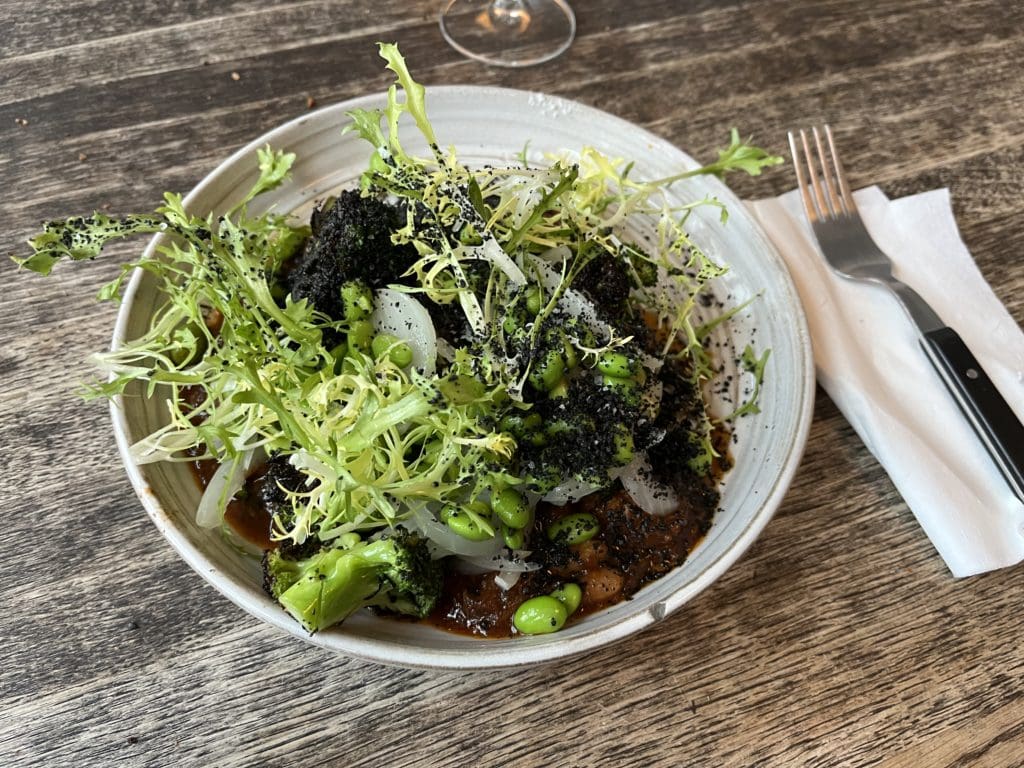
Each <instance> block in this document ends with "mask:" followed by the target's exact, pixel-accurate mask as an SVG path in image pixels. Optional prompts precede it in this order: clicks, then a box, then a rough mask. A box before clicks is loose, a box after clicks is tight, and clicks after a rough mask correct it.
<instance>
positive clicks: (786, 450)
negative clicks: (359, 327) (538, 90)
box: [112, 86, 814, 669]
mask: <svg viewBox="0 0 1024 768" xmlns="http://www.w3.org/2000/svg"><path fill="white" fill-rule="evenodd" d="M427 99H428V101H427V105H428V111H429V114H430V116H431V121H432V123H433V125H434V128H435V132H436V134H437V136H438V138H439V140H440V141H441V142H442V143H443V144H446V145H447V144H453V145H455V147H456V148H457V150H458V152H459V156H460V158H461V159H462V160H463V161H465V162H467V163H469V164H478V163H479V164H483V163H487V162H490V163H495V162H499V163H505V164H508V163H509V162H511V161H512V160H513V158H514V156H515V154H516V153H518V152H521V151H522V150H523V148H524V146H526V143H527V142H528V141H529V152H528V154H529V156H530V157H532V158H535V159H539V158H542V153H544V152H555V151H558V150H562V149H569V150H576V149H578V148H580V147H581V146H583V145H588V144H589V145H592V146H595V147H597V148H598V149H599V150H601V151H602V152H604V153H605V154H607V155H609V156H612V157H621V158H628V159H631V160H634V161H635V163H636V164H635V168H634V171H633V172H632V177H633V178H637V179H643V178H647V179H654V178H660V177H664V176H667V175H670V174H673V173H677V172H679V171H681V170H685V169H687V168H691V167H696V165H697V163H696V162H695V161H694V160H693V159H692V158H690V157H689V156H688V155H686V154H684V153H683V152H681V151H680V150H678V149H677V148H675V147H674V146H672V145H671V144H669V143H668V142H666V141H664V140H662V139H660V138H658V137H657V136H654V135H653V134H651V133H649V132H647V131H645V130H643V129H641V128H639V127H637V126H635V125H632V124H630V123H628V122H626V121H623V120H620V119H618V118H616V117H613V116H611V115H608V114H606V113H603V112H600V111H597V110H594V109H591V108H588V107H585V106H582V105H580V104H576V103H574V102H570V101H566V100H564V99H559V98H554V97H551V96H546V95H541V94H533V93H524V92H521V91H512V90H506V89H499V88H478V87H470V86H466V87H436V88H432V89H428V93H427ZM383 104H384V97H383V96H372V97H366V98H361V99H356V100H354V101H350V102H347V103H344V104H338V105H335V106H331V107H327V108H324V109H320V110H318V111H316V112H311V113H309V114H307V115H304V116H302V117H300V118H298V119H296V120H292V121H291V122H289V123H286V124H285V125H282V126H281V127H280V128H277V129H275V130H273V131H271V132H269V133H267V134H266V135H264V136H261V137H260V138H258V139H256V140H255V141H253V142H252V143H251V144H249V145H248V146H246V147H244V148H243V149H241V150H239V151H238V152H236V153H235V154H234V155H233V156H232V157H231V158H229V159H228V160H227V161H225V162H224V163H222V164H221V165H220V166H219V167H218V168H217V169H216V170H214V171H213V173H211V174H210V175H209V176H207V177H206V178H205V179H203V181H202V182H201V183H200V184H199V185H198V186H197V187H196V188H195V189H194V190H193V191H192V192H191V194H189V195H188V197H187V198H186V205H187V206H188V207H189V209H190V210H192V211H195V212H197V213H203V214H205V213H207V212H209V211H214V212H222V211H224V210H225V209H227V208H229V207H230V206H231V204H232V203H234V202H235V201H237V200H238V199H239V198H240V197H241V196H242V194H243V193H244V192H245V191H246V190H248V189H249V188H250V187H251V185H252V184H253V182H254V181H255V180H256V178H257V169H256V162H255V152H256V149H257V148H259V147H262V146H265V145H267V144H269V145H271V146H272V147H274V148H276V149H284V150H288V151H291V152H295V153H296V154H297V156H298V158H297V160H296V163H295V165H294V168H293V171H292V178H291V180H290V182H288V183H287V184H285V185H284V186H282V187H281V188H279V189H278V190H275V191H274V192H273V193H271V194H270V195H267V196H265V197H263V198H260V199H259V203H260V205H261V206H267V205H274V206H276V207H277V210H279V211H295V210H300V209H303V208H308V207H309V206H310V205H311V203H312V202H313V201H314V200H315V199H317V198H322V197H324V196H325V195H326V194H327V193H329V192H332V191H335V190H337V189H338V188H341V187H344V186H347V185H352V184H353V183H354V182H355V180H356V179H357V177H358V175H359V173H360V172H361V171H362V170H363V168H364V167H365V164H366V162H367V160H368V157H369V145H367V144H365V142H363V141H361V140H360V139H358V138H357V137H356V136H355V135H354V134H344V135H343V134H342V131H341V128H342V126H344V125H346V124H347V123H348V119H347V117H346V112H347V111H348V110H350V109H352V108H355V107H361V108H371V107H380V106H383ZM403 131H404V133H403V142H404V143H405V144H406V146H407V147H408V148H410V149H412V150H414V151H416V152H420V153H425V152H426V147H425V145H424V144H423V142H422V141H419V142H417V141H415V139H416V138H418V135H417V134H416V133H415V132H414V131H411V130H410V131H405V128H404V127H403ZM676 193H677V194H678V195H679V196H680V197H681V198H683V199H698V198H702V197H704V196H706V195H713V196H715V197H717V198H718V199H719V200H720V201H722V202H723V203H725V205H726V206H727V207H728V210H729V214H730V215H729V220H728V223H727V224H726V225H724V226H722V225H721V224H719V222H718V211H717V210H715V209H712V208H710V207H708V208H702V209H699V210H698V214H697V217H696V219H694V220H691V221H692V226H690V228H689V229H690V232H691V234H692V235H693V236H694V238H695V239H696V240H697V241H698V242H699V243H700V244H701V245H702V247H703V248H704V249H705V250H706V251H707V252H708V253H709V254H711V255H712V256H714V257H716V258H718V259H719V260H720V261H724V262H726V263H728V264H729V265H730V267H731V271H730V272H729V274H728V275H726V276H725V277H724V278H721V279H720V280H719V281H718V285H717V287H716V293H717V294H718V295H719V296H721V297H724V298H725V297H727V301H728V302H729V303H730V304H738V303H740V302H743V301H745V300H746V299H747V298H750V297H751V296H753V295H755V294H760V296H759V298H758V299H757V300H756V301H754V302H753V303H752V304H751V306H750V308H749V309H748V310H746V311H744V312H743V313H741V314H739V315H738V316H737V317H736V318H734V320H733V321H732V322H730V323H729V324H728V326H727V327H723V329H722V331H721V333H722V338H721V339H720V340H721V341H723V342H724V343H725V344H727V345H728V346H730V347H731V348H733V349H736V350H742V349H743V348H744V346H745V345H746V344H747V343H748V342H750V341H753V342H754V344H755V345H756V347H757V349H759V350H763V349H766V348H771V357H770V361H769V364H768V372H767V376H766V378H765V382H764V386H763V389H762V392H761V397H760V401H759V404H760V408H761V412H760V413H759V414H756V415H751V416H747V417H744V418H743V419H741V420H739V423H738V424H737V425H736V430H735V431H736V437H737V439H736V443H735V445H734V446H733V456H734V459H735V467H734V468H733V469H732V470H731V472H729V474H728V475H727V477H726V479H725V481H724V483H723V485H722V509H721V511H720V512H719V513H718V515H717V516H716V518H715V521H714V524H713V525H712V527H711V530H710V532H709V533H708V535H707V536H706V537H705V538H704V540H703V541H702V542H701V543H700V544H699V545H698V546H697V548H696V549H695V550H694V552H693V553H692V554H691V555H690V557H689V559H688V560H687V561H686V562H685V563H684V564H683V565H682V566H681V567H679V568H677V569H676V570H674V571H673V572H671V573H670V574H668V575H667V576H665V577H663V578H661V579H659V580H657V581H656V582H653V583H651V584H649V585H648V586H646V587H645V588H643V589H642V590H641V591H640V592H639V593H638V594H637V595H636V596H635V597H634V598H633V599H632V600H627V601H625V602H622V603H620V604H618V605H616V606H613V607H611V608H608V609H606V610H604V611H601V612H599V613H597V614H594V615H591V616H587V617H586V618H584V619H583V620H581V621H579V622H577V623H574V624H571V625H570V626H568V627H566V628H565V629H563V630H562V631H560V632H557V633H555V634H551V635H544V636H537V637H519V638H513V639H507V640H485V639H477V638H471V637H467V636H461V635H455V634H449V633H446V632H443V631H441V630H438V629H435V628H432V627H430V626H427V625H423V624H416V623H410V622H399V621H392V620H388V619H386V618H380V617H375V616H372V615H370V614H369V613H366V612H363V613H361V614H359V615H356V616H353V617H352V618H350V619H349V620H348V621H346V622H345V624H344V625H343V626H341V627H338V628H335V629H332V630H330V631H327V632H322V633H319V634H316V635H314V636H312V637H310V636H308V635H307V634H306V633H305V632H304V631H303V630H302V629H301V628H300V627H299V626H298V624H296V623H295V622H294V621H293V620H292V619H291V618H290V617H289V616H287V615H286V614H285V613H284V611H283V610H281V609H280V608H279V607H278V606H277V605H276V604H275V603H274V602H273V601H272V600H271V599H270V598H268V597H267V596H266V595H265V594H264V593H263V591H262V589H261V586H260V583H261V580H260V574H259V565H258V563H256V562H255V561H253V560H252V559H250V558H247V557H245V556H243V555H241V554H239V553H238V552H237V551H236V550H235V549H234V548H233V547H231V546H230V545H228V544H227V543H226V542H225V541H223V540H222V539H221V537H220V536H219V535H218V534H217V533H216V532H211V531H209V530H206V529H202V528H199V527H198V526H197V525H196V524H195V519H194V518H195V509H196V505H197V503H198V500H199V496H200V492H199V489H198V488H197V487H196V483H195V481H194V480H193V478H192V476H191V474H190V471H189V469H188V468H187V467H186V466H185V465H182V464H170V463H164V464H150V465H146V466H143V467H140V466H138V465H136V464H135V463H134V462H133V461H132V460H131V458H130V455H129V452H128V446H129V445H131V444H132V443H133V442H135V441H136V440H138V439H140V438H141V437H143V436H145V435H146V434H148V433H150V432H152V431H153V430H154V429H155V428H156V427H158V426H159V425H160V424H161V419H162V415H161V409H162V406H161V404H160V403H159V402H155V401H149V400H146V399H145V398H142V397H137V396H128V397H122V398H118V399H117V400H116V401H115V402H114V403H113V407H112V411H113V420H114V428H115V430H116V433H117V439H118V445H119V448H120V451H121V456H122V458H123V460H124V463H125V466H126V467H127V470H128V474H129V476H130V478H131V481H132V484H133V485H134V487H135V489H136V491H137V493H138V494H139V497H140V498H141V499H142V502H143V504H144V505H145V507H146V510H147V512H148V513H149V515H150V516H151V517H152V519H153V521H154V522H155V523H156V526H157V527H158V528H159V529H160V531H161V532H162V533H163V535H164V536H165V537H166V538H167V540H168V541H169V542H170V543H171V545H172V546H173V547H174V548H175V549H176V550H177V551H178V553H179V554H180V555H181V556H182V557H183V558H184V559H185V560H186V562H188V563H189V565H191V566H192V567H193V568H194V569H195V570H196V571H197V572H198V573H199V574H200V575H201V576H202V577H203V578H205V579H206V580H207V581H209V582H210V583H211V584H212V585H213V586H214V587H215V588H216V589H217V590H218V591H220V592H221V593H222V594H223V595H225V596H226V597H228V598H229V599H230V600H232V601H233V602H235V603H236V604H237V605H239V606H241V607H242V608H244V609H245V610H246V611H248V612H249V613H251V614H252V615H254V616H256V617H258V618H260V619H262V620H263V621H267V622H269V623H270V624H273V625H275V626H277V627H280V628H281V629H283V630H284V631H286V632H289V633H291V634H293V635H295V636H296V637H298V638H302V639H304V640H307V641H309V642H312V643H315V644H317V645H321V646H323V647H325V648H330V649H332V650H336V651H340V652H342V653H345V654H348V655H351V656H356V657H360V658H364V659H369V660H372V661H376V662H382V663H387V664H396V665H401V666H409V667H438V668H448V669H472V668H488V667H506V666H515V665H522V664H532V663H537V662H544V661H549V660H552V659H555V658H560V657H564V656H569V655H573V654H578V653H582V652H584V651H588V650H591V649H594V648H597V647H598V646H601V645H605V644H607V643H610V642H613V641H616V640H619V639H621V638H624V637H626V636H628V635H630V634H633V633H634V632H637V631H638V630H640V629H642V628H643V627H645V626H647V625H648V624H651V623H652V622H655V621H658V620H659V619H661V618H663V617H664V616H665V615H667V614H668V613H670V612H671V611H673V610H675V609H676V608H678V607H679V606H681V605H683V604H684V603H685V602H686V601H688V600H690V599H692V598H693V597H694V596H695V595H697V594H698V593H699V592H700V591H701V590H703V589H704V588H706V587H707V586H708V585H709V584H711V583H712V582H713V581H714V580H715V579H716V578H718V576H719V575H721V574H722V573H723V572H724V571H725V569H726V568H728V567H729V566H730V565H731V564H732V563H734V562H735V561H736V560H737V558H739V557H740V555H741V554H742V553H743V552H744V550H745V549H746V548H747V547H748V546H749V545H750V544H751V543H752V542H753V541H754V539H755V538H756V537H757V535H758V534H759V533H760V531H761V529H762V528H764V526H765V524H766V523H767V522H768V520H769V519H770V518H771V516H772V514H773V513H774V511H775V509H776V508H777V507H778V505H779V503H780V502H781V500H782V497H783V495H784V494H785V492H786V489H787V487H788V485H789V482H790V480H791V478H792V476H793V473H794V471H795V470H796V467H797V464H798V463H799V461H800V457H801V454H802V452H803V447H804V442H805V440H806V436H807V431H808V427H809V424H810V419H811V408H812V404H813V395H814V368H813V364H812V361H811V348H810V341H809V337H808V332H807V326H806V323H805V320H804V315H803V311H802V309H801V306H800V303H799V299H798V297H797V293H796V290H795V289H794V287H793V284H792V282H791V280H790V278H789V275H788V273H787V272H786V269H785V266H784V265H783V262H782V261H781V260H780V258H779V257H778V255H777V254H776V253H775V251H774V249H773V248H772V246H771V244H770V243H769V242H768V240H767V238H766V237H765V236H764V234H763V233H762V232H761V230H760V229H759V228H758V227H757V226H756V225H755V223H754V222H753V221H752V219H751V218H750V216H748V215H747V213H746V210H745V209H744V207H743V205H742V203H741V202H740V201H739V200H738V199H737V198H736V197H735V196H734V195H733V194H732V193H731V192H730V191H729V190H728V189H727V188H726V187H725V186H724V185H723V184H721V183H720V182H719V181H717V180H715V179H712V178H704V177H698V178H695V179H692V180H688V181H686V182H684V183H681V184H678V185H677V190H676ZM255 212H258V210H257V211H255ZM154 247H155V243H151V244H150V246H149V251H148V253H150V254H151V253H152V252H153V248H154ZM155 291H156V286H155V284H154V281H153V280H151V279H150V275H149V274H148V273H143V272H141V271H136V274H135V275H134V276H133V278H132V280H131V282H130V284H129V286H128V288H127V290H126V295H125V301H124V303H123V305H122V308H121V311H120V314H119V316H118V320H117V326H116V328H115V331H114V339H113V343H114V345H115V346H117V345H118V344H120V343H121V342H122V341H123V340H125V339H130V338H134V337H136V336H138V335H141V334H142V333H143V332H144V331H145V329H146V324H147V322H148V319H149V314H150V312H151V311H152V307H153V306H154V305H155V301H156V294H155ZM723 408H724V409H725V410H729V409H730V408H729V407H728V406H721V405H720V409H723Z"/></svg>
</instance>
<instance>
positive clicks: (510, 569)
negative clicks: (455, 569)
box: [458, 550, 540, 573]
mask: <svg viewBox="0 0 1024 768" xmlns="http://www.w3.org/2000/svg"><path fill="white" fill-rule="evenodd" d="M529 556H530V553H529V552H528V551H525V550H516V551H514V552H512V556H511V557H508V556H506V555H505V554H504V553H503V552H499V554H496V555H492V556H490V557H460V558H459V562H458V566H459V569H460V570H465V571H467V572H469V573H486V572H488V571H499V572H501V573H528V572H530V571H536V570H538V569H539V568H540V564H539V563H531V562H530V560H529V559H528V558H529Z"/></svg>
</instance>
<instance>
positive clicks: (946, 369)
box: [921, 327, 1024, 501]
mask: <svg viewBox="0 0 1024 768" xmlns="http://www.w3.org/2000/svg"><path fill="white" fill-rule="evenodd" d="M921 346H922V347H924V351H925V353H926V354H927V355H928V359H929V360H930V361H931V363H932V365H933V366H935V370H936V371H938V373H939V375H940V376H941V378H942V382H943V383H944V384H945V385H946V388H947V389H948V390H949V391H950V394H952V395H953V397H954V398H955V399H956V402H957V405H959V406H960V410H961V411H963V413H964V416H966V417H967V420H968V421H969V422H970V423H971V426H972V427H974V431H975V432H976V433H977V435H978V437H979V438H981V441H982V443H984V444H985V448H987V449H988V453H989V455H990V456H991V457H992V460H993V461H995V463H996V466H998V467H999V471H1000V472H1002V473H1003V477H1005V478H1006V482H1007V483H1009V484H1010V487H1011V488H1012V489H1013V491H1014V493H1016V495H1017V497H1018V498H1019V499H1020V500H1021V501H1024V425H1022V424H1021V422H1020V420H1019V419H1018V418H1017V416H1016V414H1014V412H1013V410H1012V409H1011V408H1010V406H1009V405H1008V404H1007V402H1006V400H1004V399H1003V396H1002V395H1001V394H999V390H998V389H996V388H995V385H993V384H992V381H991V380H990V379H989V377H988V374H987V373H985V371H984V370H983V369H982V367H981V366H980V365H979V364H978V361H977V360H975V359H974V355H972V354H971V350H969V349H968V348H967V345H966V344H964V341H963V339H961V338H960V335H959V334H958V333H957V332H956V331H954V330H953V329H952V328H948V327H947V328H939V329H938V330H935V331H929V332H928V333H925V334H924V335H923V337H922V339H921Z"/></svg>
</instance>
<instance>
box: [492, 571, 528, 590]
mask: <svg viewBox="0 0 1024 768" xmlns="http://www.w3.org/2000/svg"><path fill="white" fill-rule="evenodd" d="M522 575H523V573H522V571H501V572H499V573H496V574H495V575H494V583H495V584H497V585H498V586H499V587H501V589H502V590H504V591H505V592H508V591H509V590H510V589H512V587H514V586H515V585H516V582H518V581H519V579H520V577H521V576H522Z"/></svg>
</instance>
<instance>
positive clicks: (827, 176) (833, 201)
mask: <svg viewBox="0 0 1024 768" xmlns="http://www.w3.org/2000/svg"><path fill="white" fill-rule="evenodd" d="M827 127H828V126H826V129H827ZM811 133H812V134H813V136H814V146H815V147H816V148H817V150H818V160H819V162H820V163H821V179H822V181H824V182H825V194H826V195H827V197H828V202H829V210H828V212H829V217H830V218H833V219H834V218H836V217H837V216H839V215H840V214H842V213H843V201H842V200H840V199H839V195H837V194H836V188H835V185H834V184H833V183H832V169H831V168H829V162H828V155H827V154H826V153H825V149H824V148H823V147H822V145H821V134H820V133H818V128H817V126H813V127H812V128H811ZM829 146H830V148H831V149H832V160H833V161H835V158H836V152H835V148H834V146H833V145H829Z"/></svg>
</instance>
